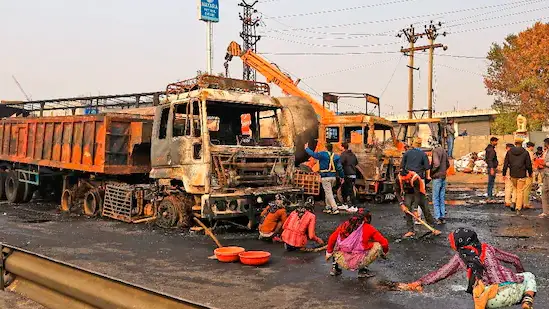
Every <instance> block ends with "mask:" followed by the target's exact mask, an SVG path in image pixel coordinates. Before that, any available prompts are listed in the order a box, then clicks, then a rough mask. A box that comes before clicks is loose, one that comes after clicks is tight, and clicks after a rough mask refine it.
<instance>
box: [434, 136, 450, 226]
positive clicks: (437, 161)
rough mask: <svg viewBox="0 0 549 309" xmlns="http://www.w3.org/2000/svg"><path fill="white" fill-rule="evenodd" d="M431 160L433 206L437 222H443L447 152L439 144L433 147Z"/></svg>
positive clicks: (448, 164)
mask: <svg viewBox="0 0 549 309" xmlns="http://www.w3.org/2000/svg"><path fill="white" fill-rule="evenodd" d="M432 156H433V160H432V161H433V162H432V165H431V178H432V179H433V207H434V208H435V219H436V220H437V224H439V225H440V224H444V223H446V222H445V216H446V205H445V202H444V199H445V198H446V172H447V171H448V168H449V167H450V161H449V160H448V154H447V153H446V151H445V150H444V148H442V146H440V145H436V146H435V149H433V155H432Z"/></svg>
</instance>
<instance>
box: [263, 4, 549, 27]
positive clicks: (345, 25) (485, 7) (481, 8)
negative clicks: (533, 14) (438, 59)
mask: <svg viewBox="0 0 549 309" xmlns="http://www.w3.org/2000/svg"><path fill="white" fill-rule="evenodd" d="M536 2H538V1H533V0H521V1H513V2H507V3H500V4H493V5H486V6H481V7H474V8H465V9H459V10H452V11H446V12H440V13H430V14H421V15H416V16H403V17H394V18H389V19H382V20H369V21H360V22H354V23H347V24H338V25H324V26H314V27H305V28H290V29H284V30H282V31H303V30H311V29H329V28H341V27H349V26H357V25H366V24H379V23H386V22H394V21H401V20H406V19H416V18H424V17H432V16H441V15H452V14H457V13H463V12H471V11H478V10H484V9H491V8H498V7H506V6H509V5H511V6H512V5H516V4H519V3H529V4H531V3H536ZM263 15H264V14H263ZM286 26H287V25H286ZM270 31H272V30H270ZM267 32H268V31H267Z"/></svg>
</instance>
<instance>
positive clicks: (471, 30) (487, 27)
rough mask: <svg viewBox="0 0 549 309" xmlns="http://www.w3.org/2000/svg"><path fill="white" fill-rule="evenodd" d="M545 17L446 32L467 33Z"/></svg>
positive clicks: (529, 21) (540, 18) (539, 19)
mask: <svg viewBox="0 0 549 309" xmlns="http://www.w3.org/2000/svg"><path fill="white" fill-rule="evenodd" d="M547 18H549V17H547V16H545V17H539V18H534V19H528V20H521V21H515V22H510V23H506V24H499V25H491V26H485V27H478V28H473V29H464V30H459V31H452V32H448V34H458V33H467V32H473V31H481V30H486V29H493V28H500V27H505V26H511V25H517V24H523V23H531V22H534V21H542V20H545V19H547Z"/></svg>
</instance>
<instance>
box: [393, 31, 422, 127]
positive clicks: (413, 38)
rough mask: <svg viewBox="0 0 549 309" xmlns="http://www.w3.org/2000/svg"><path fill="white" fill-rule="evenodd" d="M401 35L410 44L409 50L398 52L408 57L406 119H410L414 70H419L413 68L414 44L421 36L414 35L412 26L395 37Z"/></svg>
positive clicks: (412, 113) (412, 108) (412, 111)
mask: <svg viewBox="0 0 549 309" xmlns="http://www.w3.org/2000/svg"><path fill="white" fill-rule="evenodd" d="M403 35H404V37H405V38H406V40H407V41H408V43H410V47H409V48H407V49H404V47H401V49H400V52H402V53H404V54H405V55H407V56H408V70H409V71H408V119H412V118H413V115H414V70H419V68H417V69H416V68H414V51H415V49H414V44H415V43H416V42H417V40H418V38H419V37H421V36H422V35H423V34H416V30H415V28H414V25H410V27H409V28H406V29H402V30H401V32H399V34H397V37H399V38H400V37H402V36H403Z"/></svg>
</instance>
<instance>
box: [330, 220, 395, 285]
mask: <svg viewBox="0 0 549 309" xmlns="http://www.w3.org/2000/svg"><path fill="white" fill-rule="evenodd" d="M371 221H372V215H371V214H370V212H369V211H367V210H364V209H360V210H359V211H358V213H357V214H356V215H354V216H353V217H351V218H350V219H349V220H347V221H345V222H343V223H342V224H341V225H340V226H339V227H338V228H337V229H336V230H335V231H334V232H333V233H332V235H331V236H330V239H329V240H328V247H327V248H326V260H329V259H332V261H333V263H332V270H331V271H330V275H332V276H338V275H340V274H341V268H344V269H347V270H351V271H355V270H358V277H359V278H369V277H373V276H374V275H373V274H372V273H370V272H369V270H368V265H370V264H372V263H373V262H374V261H375V260H376V259H377V258H378V257H380V256H381V257H383V258H384V257H385V255H386V254H387V253H388V252H389V241H387V239H386V238H385V237H383V235H381V233H380V232H379V231H378V230H376V228H375V227H373V226H372V225H370V223H371Z"/></svg>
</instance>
